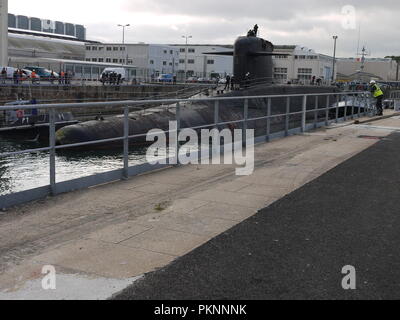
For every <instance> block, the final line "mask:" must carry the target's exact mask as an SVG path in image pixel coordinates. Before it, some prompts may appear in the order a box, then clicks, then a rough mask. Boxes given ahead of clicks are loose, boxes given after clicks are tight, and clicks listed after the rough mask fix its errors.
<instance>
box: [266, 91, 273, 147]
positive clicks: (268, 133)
mask: <svg viewBox="0 0 400 320" xmlns="http://www.w3.org/2000/svg"><path fill="white" fill-rule="evenodd" d="M271 115H272V99H271V98H268V104H267V117H268V118H267V136H266V141H267V142H270V141H271Z"/></svg>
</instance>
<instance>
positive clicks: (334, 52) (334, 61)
mask: <svg viewBox="0 0 400 320" xmlns="http://www.w3.org/2000/svg"><path fill="white" fill-rule="evenodd" d="M337 39H338V36H333V40H334V47H333V67H332V82H334V81H335V64H336V41H337Z"/></svg>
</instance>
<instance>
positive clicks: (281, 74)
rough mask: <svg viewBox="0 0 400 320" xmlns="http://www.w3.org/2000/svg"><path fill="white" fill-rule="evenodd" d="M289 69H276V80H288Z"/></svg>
mask: <svg viewBox="0 0 400 320" xmlns="http://www.w3.org/2000/svg"><path fill="white" fill-rule="evenodd" d="M287 72H288V68H274V78H275V79H277V80H287V78H288V76H287Z"/></svg>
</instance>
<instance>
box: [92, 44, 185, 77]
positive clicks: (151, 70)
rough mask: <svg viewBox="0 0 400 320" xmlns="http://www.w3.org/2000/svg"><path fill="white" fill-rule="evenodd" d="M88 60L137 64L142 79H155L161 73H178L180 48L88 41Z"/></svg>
mask: <svg viewBox="0 0 400 320" xmlns="http://www.w3.org/2000/svg"><path fill="white" fill-rule="evenodd" d="M85 51H86V52H85V60H86V61H87V62H101V63H117V64H118V63H119V64H126V65H135V66H136V67H137V69H138V75H137V76H138V78H139V79H140V80H155V79H156V78H157V77H158V76H159V75H161V74H176V73H177V72H178V68H179V49H178V48H177V47H174V46H170V45H162V44H145V43H137V44H131V43H130V44H121V43H101V44H94V43H87V44H86V48H85Z"/></svg>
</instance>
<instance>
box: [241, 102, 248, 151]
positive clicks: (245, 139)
mask: <svg viewBox="0 0 400 320" xmlns="http://www.w3.org/2000/svg"><path fill="white" fill-rule="evenodd" d="M248 119H249V99H245V100H244V116H243V120H244V121H243V126H242V127H243V132H242V139H243V147H245V148H246V146H247V134H246V133H247V127H248V126H247V125H248V123H247V120H248Z"/></svg>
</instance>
